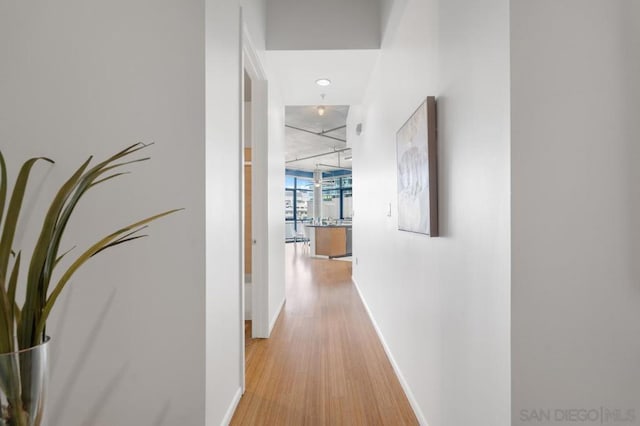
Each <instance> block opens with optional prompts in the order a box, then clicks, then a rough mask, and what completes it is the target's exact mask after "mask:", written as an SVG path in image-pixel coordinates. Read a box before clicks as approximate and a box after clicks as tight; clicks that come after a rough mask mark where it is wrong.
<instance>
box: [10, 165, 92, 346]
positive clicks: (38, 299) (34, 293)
mask: <svg viewBox="0 0 640 426" xmlns="http://www.w3.org/2000/svg"><path fill="white" fill-rule="evenodd" d="M90 161H91V157H89V159H88V160H87V161H85V162H84V163H83V164H82V166H80V168H79V169H78V170H76V172H75V173H74V174H73V175H72V176H71V178H69V179H68V180H67V181H66V182H65V183H64V185H62V187H61V188H60V190H59V191H58V193H57V194H56V196H55V198H54V200H53V202H52V203H51V205H50V207H49V210H48V211H47V215H46V216H45V219H44V224H43V225H42V230H41V231H40V236H39V237H38V241H37V243H36V246H35V248H34V251H33V255H32V256H31V263H30V264H29V272H28V276H27V293H26V297H25V302H24V306H23V308H22V321H21V327H20V332H19V334H18V335H19V339H18V340H19V342H20V348H22V349H24V348H28V347H30V346H35V345H37V344H39V343H41V342H40V341H39V340H38V339H37V338H36V339H34V335H33V331H34V328H35V325H36V324H37V321H38V319H39V317H40V313H41V311H42V306H43V305H44V299H46V293H44V294H43V288H42V273H43V270H44V265H45V262H46V256H47V252H48V249H49V244H50V240H51V238H52V235H53V232H54V228H55V225H56V222H57V220H58V217H59V215H60V211H61V210H62V208H63V206H64V203H65V201H66V200H67V199H68V198H69V196H70V195H71V193H72V192H73V189H74V188H75V186H76V185H77V183H78V181H79V180H80V178H81V177H82V174H83V173H84V171H85V169H86V168H87V167H88V166H89V162H90Z"/></svg>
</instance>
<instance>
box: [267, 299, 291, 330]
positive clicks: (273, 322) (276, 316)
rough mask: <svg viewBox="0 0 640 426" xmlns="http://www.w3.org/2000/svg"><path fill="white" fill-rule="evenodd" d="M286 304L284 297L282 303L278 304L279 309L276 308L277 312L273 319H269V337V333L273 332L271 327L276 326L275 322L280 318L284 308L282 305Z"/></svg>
mask: <svg viewBox="0 0 640 426" xmlns="http://www.w3.org/2000/svg"><path fill="white" fill-rule="evenodd" d="M286 302H287V298H286V297H285V298H283V299H282V303H280V307H279V308H278V311H277V312H276V313H275V315H274V316H273V318H271V321H270V322H269V336H271V331H272V330H273V327H274V326H275V325H276V321H278V317H279V316H280V313H281V312H282V308H284V304H285V303H286Z"/></svg>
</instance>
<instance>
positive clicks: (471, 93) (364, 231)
mask: <svg viewBox="0 0 640 426" xmlns="http://www.w3.org/2000/svg"><path fill="white" fill-rule="evenodd" d="M394 7H400V8H401V9H399V10H395V11H392V12H391V15H392V16H398V19H397V23H396V24H395V25H396V26H395V28H388V29H387V33H386V38H385V40H384V41H383V45H382V51H381V57H380V60H379V63H378V65H377V67H376V69H375V70H374V73H373V76H372V78H371V82H370V85H369V90H368V94H367V100H366V101H365V103H364V105H362V108H355V109H354V110H353V111H354V114H352V115H350V117H349V127H350V128H351V129H352V128H353V127H355V124H356V123H358V122H360V121H362V123H363V134H362V136H361V137H359V138H355V139H354V140H353V148H354V152H353V177H354V179H353V183H354V191H353V192H354V198H353V202H354V222H353V226H354V230H353V232H354V234H353V236H354V257H355V258H357V263H356V262H354V272H353V274H354V278H355V280H356V282H357V284H358V286H359V288H360V290H361V292H362V294H363V296H364V300H365V301H366V303H367V304H368V306H369V308H370V310H371V312H372V314H373V317H374V319H375V321H376V322H377V324H378V326H379V329H380V331H381V334H382V335H383V337H384V339H385V341H386V343H387V344H388V347H389V350H390V352H391V354H392V356H393V358H394V360H395V362H396V363H397V366H398V367H399V370H400V372H401V374H402V376H403V377H404V379H406V383H407V385H408V386H407V387H408V389H409V391H410V397H411V398H412V399H413V402H414V404H415V408H416V409H417V410H416V411H418V414H419V416H420V417H422V418H421V420H422V421H423V422H428V423H429V424H430V425H432V426H440V425H471V424H473V425H485V426H500V425H502V426H504V425H508V424H509V422H510V380H509V377H510V374H509V370H510V364H509V363H510V359H509V345H510V337H509V333H510V329H509V321H510V319H509V306H510V305H509V297H510V289H509V282H510V281H509V275H510V254H509V238H510V232H509V227H510V223H509V199H510V197H509V174H510V170H509V130H510V127H509V25H508V24H509V3H508V1H507V0H482V1H477V0H442V1H436V0H430V1H424V0H421V1H418V0H408V1H407V2H396V4H395V6H394ZM427 95H436V96H437V97H438V108H439V110H438V114H439V136H440V140H439V145H440V147H439V149H440V152H439V180H440V186H439V191H440V218H441V223H440V226H441V233H442V236H441V237H439V238H429V237H427V236H424V235H419V234H412V233H407V232H401V231H398V230H397V196H396V161H395V158H396V152H395V149H396V143H395V133H396V131H397V130H398V129H399V128H400V127H401V126H402V124H403V123H404V121H405V120H406V119H407V118H408V117H409V116H410V115H411V114H412V113H413V111H414V110H415V108H417V106H418V105H419V104H420V103H421V102H422V101H423V100H424V98H425V97H426V96H427ZM358 111H361V116H360V117H358ZM389 203H391V204H392V216H391V217H387V210H388V204H389Z"/></svg>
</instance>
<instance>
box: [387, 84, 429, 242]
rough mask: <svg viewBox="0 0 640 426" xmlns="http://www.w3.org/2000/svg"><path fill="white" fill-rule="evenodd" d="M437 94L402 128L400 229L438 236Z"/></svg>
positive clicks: (399, 139)
mask: <svg viewBox="0 0 640 426" xmlns="http://www.w3.org/2000/svg"><path fill="white" fill-rule="evenodd" d="M436 123H437V121H436V98H435V97H434V96H429V97H428V98H427V99H426V100H425V101H424V102H423V103H422V104H421V105H420V106H419V107H418V109H417V110H416V111H415V112H414V113H413V115H411V117H409V119H408V120H407V122H406V123H405V124H404V125H403V126H402V127H401V128H400V130H398V133H397V135H396V148H397V167H398V229H399V230H401V231H409V232H417V233H420V234H427V235H430V236H432V237H437V236H438V164H437V160H438V143H437V140H436V138H437V132H436Z"/></svg>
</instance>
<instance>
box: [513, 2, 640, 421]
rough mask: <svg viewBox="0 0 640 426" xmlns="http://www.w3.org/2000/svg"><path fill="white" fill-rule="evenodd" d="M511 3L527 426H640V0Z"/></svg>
mask: <svg viewBox="0 0 640 426" xmlns="http://www.w3.org/2000/svg"><path fill="white" fill-rule="evenodd" d="M511 3H512V15H511V27H512V29H513V32H512V49H511V51H512V76H513V83H512V88H513V89H512V110H513V113H512V117H513V123H512V138H513V139H512V170H513V181H512V182H513V183H512V189H513V201H512V212H513V213H512V223H513V240H512V241H513V243H512V244H513V254H512V261H513V282H512V303H513V307H512V316H513V325H512V328H513V341H512V363H513V373H512V374H513V407H512V415H513V424H515V425H520V424H531V423H530V422H527V421H526V420H527V418H530V417H531V414H530V411H531V410H533V409H541V410H552V416H553V417H552V418H555V410H556V409H572V408H573V409H586V410H590V409H596V410H598V411H599V410H600V408H601V407H604V408H605V409H620V410H622V415H623V416H626V410H627V409H635V410H636V411H635V422H632V423H629V422H627V423H624V424H638V422H640V405H639V403H638V395H639V394H640V369H639V368H638V360H639V359H640V342H639V341H638V339H637V336H638V334H639V333H640V287H639V283H640V269H639V268H640V266H639V264H640V262H638V260H639V259H640V245H639V243H638V241H640V238H639V237H640V215H639V213H640V192H639V191H638V182H640V172H638V170H639V169H638V163H639V162H640V142H639V140H638V134H640V126H639V124H638V123H639V121H638V111H640V80H639V79H638V76H639V75H640V4H639V3H638V2H636V1H626V0H613V1H600V0H568V1H563V2H557V1H552V0H542V1H535V2H531V1H526V0H514V1H512V2H511ZM542 28H544V31H541V29H542ZM522 410H527V411H526V412H524V413H523V411H522ZM562 415H563V414H562V413H561V414H560V416H562ZM605 420H606V419H605ZM565 423H566V422H564V423H560V422H550V423H545V424H565ZM584 423H585V424H596V423H597V424H600V421H597V422H594V423H587V422H584ZM580 424H582V423H580ZM605 424H623V423H614V422H612V421H610V419H609V420H608V421H605Z"/></svg>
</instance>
